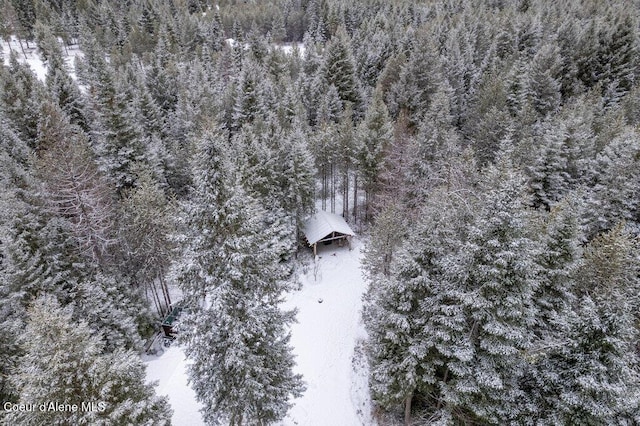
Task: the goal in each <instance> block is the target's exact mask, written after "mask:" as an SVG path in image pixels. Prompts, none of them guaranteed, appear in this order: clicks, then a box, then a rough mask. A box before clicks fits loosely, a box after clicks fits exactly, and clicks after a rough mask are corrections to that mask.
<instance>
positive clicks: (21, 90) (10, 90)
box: [0, 53, 43, 149]
mask: <svg viewBox="0 0 640 426" xmlns="http://www.w3.org/2000/svg"><path fill="white" fill-rule="evenodd" d="M0 87H1V88H2V90H1V91H0V110H2V111H3V113H4V114H5V117H6V118H7V119H8V120H9V125H11V127H12V128H13V130H14V131H15V132H16V133H17V134H18V135H19V136H20V138H21V139H23V140H24V141H25V142H27V144H28V145H29V147H30V148H32V149H35V148H37V147H36V131H37V128H38V125H37V123H38V113H39V108H40V102H41V100H42V97H43V96H42V92H43V90H42V84H41V83H40V82H39V81H38V80H37V79H36V76H35V75H34V74H33V71H31V69H30V68H29V66H28V65H23V64H20V63H19V62H18V58H17V56H16V54H15V53H14V54H12V55H11V57H10V59H9V66H8V67H6V66H4V65H3V66H2V67H0Z"/></svg>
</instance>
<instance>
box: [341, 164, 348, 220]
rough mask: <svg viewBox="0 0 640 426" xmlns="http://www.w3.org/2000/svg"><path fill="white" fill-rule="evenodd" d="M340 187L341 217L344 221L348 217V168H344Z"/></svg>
mask: <svg viewBox="0 0 640 426" xmlns="http://www.w3.org/2000/svg"><path fill="white" fill-rule="evenodd" d="M342 186H343V188H342V194H343V195H342V217H344V218H345V220H346V219H347V218H348V217H349V168H345V171H344V179H343V182H342Z"/></svg>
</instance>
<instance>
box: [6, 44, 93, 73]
mask: <svg viewBox="0 0 640 426" xmlns="http://www.w3.org/2000/svg"><path fill="white" fill-rule="evenodd" d="M0 47H1V48H2V49H1V51H0V53H1V54H2V58H3V60H4V64H5V65H9V58H10V57H11V52H15V53H17V54H18V56H17V58H18V61H19V62H20V63H22V64H24V63H26V64H27V65H29V67H30V68H31V70H32V71H33V72H34V74H35V75H36V77H38V80H40V81H45V79H46V77H47V66H46V65H45V63H44V62H42V58H41V57H40V54H39V53H38V49H37V47H36V44H35V43H34V42H31V43H30V44H29V47H27V42H26V41H22V46H20V41H19V40H18V39H17V38H16V37H15V36H11V38H10V41H9V42H7V41H5V40H1V41H0ZM60 47H61V48H62V54H63V55H64V61H65V64H66V67H67V69H68V70H69V75H70V76H71V77H72V78H73V79H76V72H75V59H76V56H80V57H82V55H83V54H82V52H81V51H80V48H79V46H78V45H77V44H74V45H72V46H65V45H64V44H62V43H61V45H60ZM23 49H24V52H23ZM25 56H26V58H25Z"/></svg>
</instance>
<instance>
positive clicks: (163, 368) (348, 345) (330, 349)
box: [145, 239, 373, 426]
mask: <svg viewBox="0 0 640 426" xmlns="http://www.w3.org/2000/svg"><path fill="white" fill-rule="evenodd" d="M361 249H362V242H361V241H359V240H357V239H356V240H354V241H353V243H352V250H349V248H348V247H346V246H345V247H338V246H337V245H335V244H332V245H329V246H322V245H321V246H319V247H318V263H317V267H314V265H313V264H311V265H308V270H307V271H306V273H305V274H304V275H302V276H301V277H300V280H301V284H302V288H301V290H300V291H295V292H293V293H291V294H290V295H289V297H288V298H287V301H286V302H285V305H284V308H285V309H293V308H297V309H298V315H297V319H298V322H297V323H296V324H294V325H293V326H292V330H291V332H292V338H291V344H292V345H293V347H294V353H295V355H296V357H297V358H296V361H297V364H298V365H297V367H296V369H295V371H296V372H297V373H300V374H302V375H303V376H304V380H305V382H306V384H307V390H306V392H305V393H304V394H303V395H302V397H300V398H298V399H296V400H294V401H293V403H294V406H293V408H292V409H291V410H290V412H289V416H288V417H287V418H286V419H285V420H284V421H283V422H282V426H316V425H317V426H325V425H348V426H357V425H370V424H372V423H373V422H372V419H371V416H370V412H371V404H370V401H369V398H368V391H367V381H366V377H367V373H366V363H365V360H364V358H363V357H362V356H360V355H356V354H360V352H359V351H357V350H356V345H357V343H358V342H359V341H360V340H361V339H362V338H363V337H364V336H365V331H364V328H363V326H362V323H361V320H360V318H361V315H360V313H361V312H360V311H361V306H362V294H363V293H364V291H365V288H366V285H365V283H364V280H363V277H362V273H361V271H360V259H361V256H362V252H361ZM320 301H322V302H321V303H320ZM354 355H356V356H355V357H354ZM145 361H146V362H147V378H148V379H149V381H158V387H157V393H158V395H167V396H168V397H169V401H170V403H171V406H172V407H173V410H174V415H173V423H174V424H175V425H177V426H182V425H185V426H187V425H188V426H197V425H202V424H203V422H202V418H201V417H200V413H199V412H198V409H199V404H198V403H197V402H196V400H195V394H194V392H193V391H192V390H191V388H189V386H188V384H187V377H186V362H187V361H186V359H185V357H184V354H183V353H182V351H181V350H180V348H179V347H175V346H174V347H171V348H170V349H168V350H167V351H166V352H165V353H164V354H162V355H161V356H157V357H156V356H154V357H146V358H145Z"/></svg>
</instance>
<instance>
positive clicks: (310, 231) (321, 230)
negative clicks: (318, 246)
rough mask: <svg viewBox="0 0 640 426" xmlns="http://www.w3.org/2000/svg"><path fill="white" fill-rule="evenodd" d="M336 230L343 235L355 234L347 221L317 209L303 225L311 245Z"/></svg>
mask: <svg viewBox="0 0 640 426" xmlns="http://www.w3.org/2000/svg"><path fill="white" fill-rule="evenodd" d="M332 232H337V233H340V234H343V235H351V236H353V235H355V233H354V232H353V230H352V229H351V228H350V227H349V225H348V224H347V222H346V221H345V220H344V219H343V218H342V216H338V215H337V214H332V213H327V212H325V211H319V212H318V213H316V214H315V215H313V216H311V218H310V219H309V220H307V222H306V223H305V226H304V235H305V237H307V241H309V245H313V244H315V243H317V242H318V241H320V240H322V239H323V238H325V237H327V236H329V235H331V233H332Z"/></svg>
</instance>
